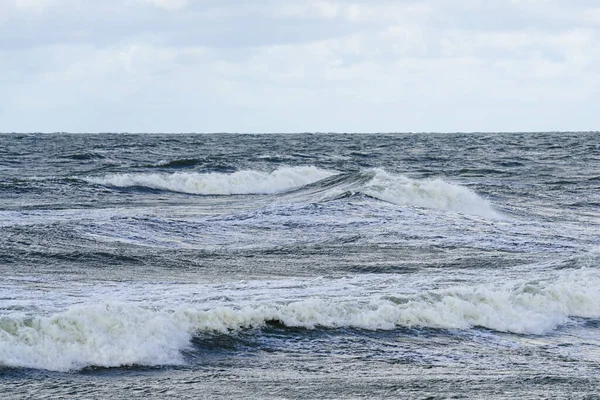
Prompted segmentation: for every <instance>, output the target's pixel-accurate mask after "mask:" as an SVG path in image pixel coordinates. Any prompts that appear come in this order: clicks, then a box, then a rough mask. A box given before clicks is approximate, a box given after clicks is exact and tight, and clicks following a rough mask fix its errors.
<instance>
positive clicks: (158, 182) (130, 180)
mask: <svg viewBox="0 0 600 400" xmlns="http://www.w3.org/2000/svg"><path fill="white" fill-rule="evenodd" d="M333 174H334V173H333V172H329V171H325V170H322V169H319V168H316V167H311V166H307V167H282V168H279V169H276V170H275V171H273V172H271V173H266V172H260V171H250V170H248V171H238V172H234V173H231V174H224V173H216V172H213V173H207V174H201V173H195V172H176V173H173V174H147V173H140V174H133V173H132V174H113V175H109V176H105V177H89V178H86V181H87V182H89V183H94V184H98V185H106V186H115V187H147V188H151V189H159V190H169V191H173V192H181V193H189V194H199V195H234V194H275V193H282V192H286V191H288V190H292V189H296V188H299V187H302V186H305V185H308V184H310V183H313V182H317V181H319V180H321V179H323V178H326V177H328V176H331V175H333Z"/></svg>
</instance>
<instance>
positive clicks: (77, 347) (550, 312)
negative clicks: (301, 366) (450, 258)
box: [0, 270, 600, 371]
mask: <svg viewBox="0 0 600 400" xmlns="http://www.w3.org/2000/svg"><path fill="white" fill-rule="evenodd" d="M599 284H600V277H599V276H598V274H597V273H594V272H591V271H588V270H579V271H576V272H570V273H568V274H564V275H562V276H559V277H558V278H556V279H555V280H554V281H546V282H520V283H512V284H506V283H505V284H503V285H500V284H480V285H478V286H470V287H458V288H453V289H445V290H431V291H426V292H423V293H420V294H412V295H403V296H390V295H382V294H378V295H371V297H368V296H364V295H362V296H361V295H354V296H352V297H348V296H347V295H345V296H344V297H335V296H333V297H331V296H329V297H327V296H328V294H327V293H323V294H322V295H321V296H319V295H317V294H313V295H312V296H311V298H304V299H301V300H289V299H288V300H283V299H280V300H270V301H269V302H264V303H241V304H238V305H237V306H236V305H232V306H213V308H210V309H198V308H195V307H194V306H193V305H192V304H191V303H190V304H179V305H178V306H175V307H173V306H172V307H171V308H170V309H166V308H165V309H162V308H158V307H141V306H137V305H133V304H131V303H110V304H102V305H98V304H96V305H88V306H85V305H78V306H75V307H73V308H71V309H69V310H67V311H64V312H62V313H57V314H54V315H51V316H46V317H25V316H16V315H13V316H5V317H2V318H0V365H3V366H7V367H26V368H39V369H48V370H56V371H70V370H77V369H81V368H85V367H88V366H102V367H118V366H124V365H148V366H156V365H180V364H183V363H184V359H183V356H182V352H183V351H185V350H188V349H190V347H191V342H192V339H193V338H194V336H195V335H198V334H210V333H223V334H228V333H231V332H232V331H239V330H248V329H255V330H256V334H257V335H260V328H262V327H265V326H266V325H267V324H269V323H277V324H278V325H280V326H283V327H287V328H306V329H318V328H333V329H335V328H356V329H365V330H393V329H396V328H399V327H413V328H414V327H424V328H439V329H451V330H456V329H458V330H465V329H470V328H473V327H483V328H487V329H491V330H495V331H501V332H511V333H517V334H537V335H539V334H544V333H547V332H549V331H552V330H554V329H556V328H557V327H558V326H560V325H561V324H565V323H566V322H568V320H569V318H571V317H585V318H600V294H599V293H598V291H597V287H598V285H599ZM192 300H193V299H192ZM295 334H298V332H297V331H296V333H295ZM300 334H301V333H300Z"/></svg>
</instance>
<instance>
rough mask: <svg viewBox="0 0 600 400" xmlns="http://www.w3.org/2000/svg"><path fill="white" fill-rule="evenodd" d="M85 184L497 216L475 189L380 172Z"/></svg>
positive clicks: (154, 177) (285, 171) (142, 178)
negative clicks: (351, 199)
mask: <svg viewBox="0 0 600 400" xmlns="http://www.w3.org/2000/svg"><path fill="white" fill-rule="evenodd" d="M85 180H86V181H87V182H89V183H93V184H99V185H106V186H115V187H146V188H152V189H159V190H170V191H174V192H181V193H190V194H199V195H242V194H280V193H287V192H293V193H292V194H293V199H294V200H303V199H306V200H308V201H314V200H323V199H325V200H329V199H336V198H340V197H344V195H345V194H348V193H362V194H364V195H367V196H369V197H372V198H376V199H378V200H382V201H386V202H389V203H393V204H397V205H401V206H416V207H424V208H435V209H440V210H450V211H457V212H462V213H466V214H474V215H480V216H485V217H498V216H499V214H498V213H497V212H496V211H495V210H494V209H493V207H492V205H491V203H490V202H489V201H488V200H487V199H485V198H482V197H481V196H479V195H478V194H477V193H475V192H474V191H472V190H470V189H468V188H466V187H464V186H460V185H457V184H453V183H448V182H445V181H443V180H441V179H423V180H417V179H411V178H408V177H406V176H403V175H395V174H390V173H388V172H386V171H384V170H382V169H372V170H367V171H362V172H356V173H350V174H339V173H336V172H334V171H327V170H323V169H319V168H316V167H313V166H303V167H282V168H279V169H277V170H275V171H273V172H271V173H266V172H260V171H250V170H248V171H238V172H234V173H231V174H226V173H204V174H201V173H190V172H178V173H172V174H114V175H109V176H105V177H89V178H85Z"/></svg>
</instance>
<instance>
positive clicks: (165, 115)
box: [0, 0, 600, 131]
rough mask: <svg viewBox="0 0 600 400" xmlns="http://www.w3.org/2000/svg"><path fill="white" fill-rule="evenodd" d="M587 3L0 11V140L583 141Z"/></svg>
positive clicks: (379, 1) (85, 5)
mask: <svg viewBox="0 0 600 400" xmlns="http://www.w3.org/2000/svg"><path fill="white" fill-rule="evenodd" d="M0 1H2V0H0ZM589 4H590V3H589V2H587V1H584V0H582V1H574V2H569V3H567V2H560V1H552V0H544V1H534V0H529V1H517V0H506V1H498V2H494V3H493V4H491V3H485V4H482V3H481V2H479V1H475V0H464V1H460V2H459V1H456V2H454V1H442V0H429V1H423V2H418V3H415V2H409V1H386V0H374V1H370V2H367V1H358V0H357V1H325V0H323V1H298V0H280V1H275V0H263V1H256V2H253V3H240V2H238V1H233V0H220V1H217V0H214V1H213V0H203V1H199V0H198V1H192V0H189V1H188V0H172V1H167V0H122V1H118V0H106V1H104V2H93V3H92V2H83V1H80V0H79V1H75V0H71V1H69V0H40V1H32V0H29V1H24V2H23V1H21V2H19V7H20V8H17V2H16V1H10V2H6V1H5V2H3V3H0V11H5V12H0V15H5V16H6V15H9V16H10V18H8V19H5V22H4V25H0V91H1V92H2V93H3V96H2V97H1V98H0V131H6V130H20V131H23V130H25V131H28V130H74V131H84V130H88V131H106V130H116V131H123V130H130V131H144V130H148V131H168V130H174V131H223V130H230V131H305V130H326V131H327V130H343V131H374V130H378V131H393V130H395V131H398V130H400V131H401V130H412V131H430V130H438V131H456V130H544V129H591V128H594V127H597V125H598V122H599V121H598V117H597V116H596V113H594V112H591V111H590V104H597V102H598V101H599V100H600V71H598V68H597V67H596V66H597V65H599V63H600V46H599V41H600V37H599V35H600V32H599V27H598V26H597V24H596V21H597V20H596V19H595V18H596V16H597V15H598V14H597V10H598V9H597V8H594V7H591V6H589ZM490 9H491V11H490ZM161 10H164V11H168V15H167V14H165V13H164V12H161ZM28 18H35V23H31V20H29V19H28ZM107 21H108V22H107ZM0 22H1V19H0ZM565 110H568V112H567V111H565ZM31 115H35V116H36V118H30V116H31Z"/></svg>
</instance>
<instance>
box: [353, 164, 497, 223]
mask: <svg viewBox="0 0 600 400" xmlns="http://www.w3.org/2000/svg"><path fill="white" fill-rule="evenodd" d="M363 193H364V194H366V195H368V196H371V197H375V198H377V199H379V200H383V201H388V202H390V203H394V204H398V205H402V206H408V205H411V206H418V207H425V208H436V209H440V210H451V211H457V212H462V213H466V214H474V215H480V216H485V217H499V214H498V213H497V212H496V211H495V210H494V209H493V207H492V205H491V203H490V202H489V200H487V199H485V198H482V197H481V196H479V195H478V194H477V193H475V192H474V191H472V190H470V189H468V188H466V187H464V186H460V185H456V184H452V183H448V182H445V181H443V180H441V179H424V180H416V179H411V178H407V177H406V176H403V175H392V174H389V173H387V172H385V171H383V170H376V174H375V176H374V177H373V179H372V180H371V181H369V183H368V184H367V185H366V186H365V188H364V189H363Z"/></svg>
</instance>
